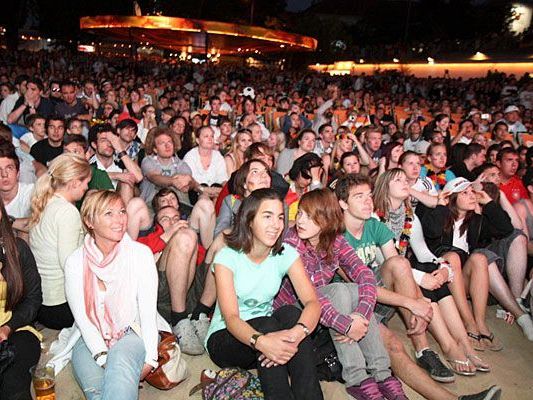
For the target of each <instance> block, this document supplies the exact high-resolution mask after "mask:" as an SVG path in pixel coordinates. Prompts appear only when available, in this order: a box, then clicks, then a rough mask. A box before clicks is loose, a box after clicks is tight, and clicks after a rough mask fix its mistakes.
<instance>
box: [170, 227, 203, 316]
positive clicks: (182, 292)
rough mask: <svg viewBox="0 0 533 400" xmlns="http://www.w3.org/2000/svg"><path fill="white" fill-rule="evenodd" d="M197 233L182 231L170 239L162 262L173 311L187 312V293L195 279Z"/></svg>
mask: <svg viewBox="0 0 533 400" xmlns="http://www.w3.org/2000/svg"><path fill="white" fill-rule="evenodd" d="M196 236H197V235H196V233H195V232H194V231H193V230H191V229H185V228H184V229H180V230H178V231H177V232H176V233H175V234H174V236H172V238H171V239H170V241H169V243H168V244H167V246H168V247H169V248H168V249H167V250H166V251H165V253H164V255H163V257H164V259H162V260H161V263H162V264H161V265H163V266H164V268H165V272H166V276H167V280H168V287H169V291H170V301H171V306H172V311H174V312H184V311H185V310H186V298H187V292H188V291H189V288H190V287H191V284H192V281H193V279H194V273H195V267H196V256H197V247H198V244H197V239H196Z"/></svg>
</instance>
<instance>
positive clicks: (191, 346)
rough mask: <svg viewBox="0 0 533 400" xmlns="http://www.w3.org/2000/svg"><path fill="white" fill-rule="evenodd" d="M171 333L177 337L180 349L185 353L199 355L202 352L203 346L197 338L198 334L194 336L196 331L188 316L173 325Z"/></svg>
mask: <svg viewBox="0 0 533 400" xmlns="http://www.w3.org/2000/svg"><path fill="white" fill-rule="evenodd" d="M172 333H174V335H176V337H177V338H178V343H179V345H180V349H181V351H182V352H184V353H185V354H189V355H191V356H199V355H200V354H203V353H204V351H205V349H204V346H203V344H202V343H201V342H200V341H199V340H198V336H196V332H195V330H194V327H193V326H192V323H191V320H190V319H189V318H185V319H182V320H181V321H180V322H178V323H177V324H176V325H174V327H173V328H172Z"/></svg>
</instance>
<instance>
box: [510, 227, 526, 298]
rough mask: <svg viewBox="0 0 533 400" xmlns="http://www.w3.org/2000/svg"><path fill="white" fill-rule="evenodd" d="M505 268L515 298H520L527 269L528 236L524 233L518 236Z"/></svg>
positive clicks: (512, 244) (512, 245) (513, 243)
mask: <svg viewBox="0 0 533 400" xmlns="http://www.w3.org/2000/svg"><path fill="white" fill-rule="evenodd" d="M505 269H506V271H507V276H508V277H509V287H510V289H511V292H512V294H513V296H514V298H515V299H516V298H519V297H520V294H521V293H522V289H523V288H524V280H525V278H526V270H527V238H526V237H525V236H524V235H519V236H517V237H516V238H515V239H514V240H513V242H512V243H511V246H510V247H509V252H508V253H507V259H506V260H505Z"/></svg>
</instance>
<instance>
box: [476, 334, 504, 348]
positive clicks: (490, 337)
mask: <svg viewBox="0 0 533 400" xmlns="http://www.w3.org/2000/svg"><path fill="white" fill-rule="evenodd" d="M479 340H480V341H481V340H488V341H489V342H490V345H488V346H485V348H486V349H488V350H491V351H500V350H502V349H503V344H502V342H501V341H500V340H499V339H497V338H495V337H494V333H492V332H491V333H490V335H484V334H482V333H480V334H479Z"/></svg>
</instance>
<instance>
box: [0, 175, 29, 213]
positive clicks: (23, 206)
mask: <svg viewBox="0 0 533 400" xmlns="http://www.w3.org/2000/svg"><path fill="white" fill-rule="evenodd" d="M32 193H33V183H19V189H18V191H17V195H16V196H15V198H14V199H13V200H11V201H10V202H9V204H6V205H5V206H6V211H7V214H8V215H10V216H11V217H14V218H28V217H29V216H30V208H31V195H32Z"/></svg>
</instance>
